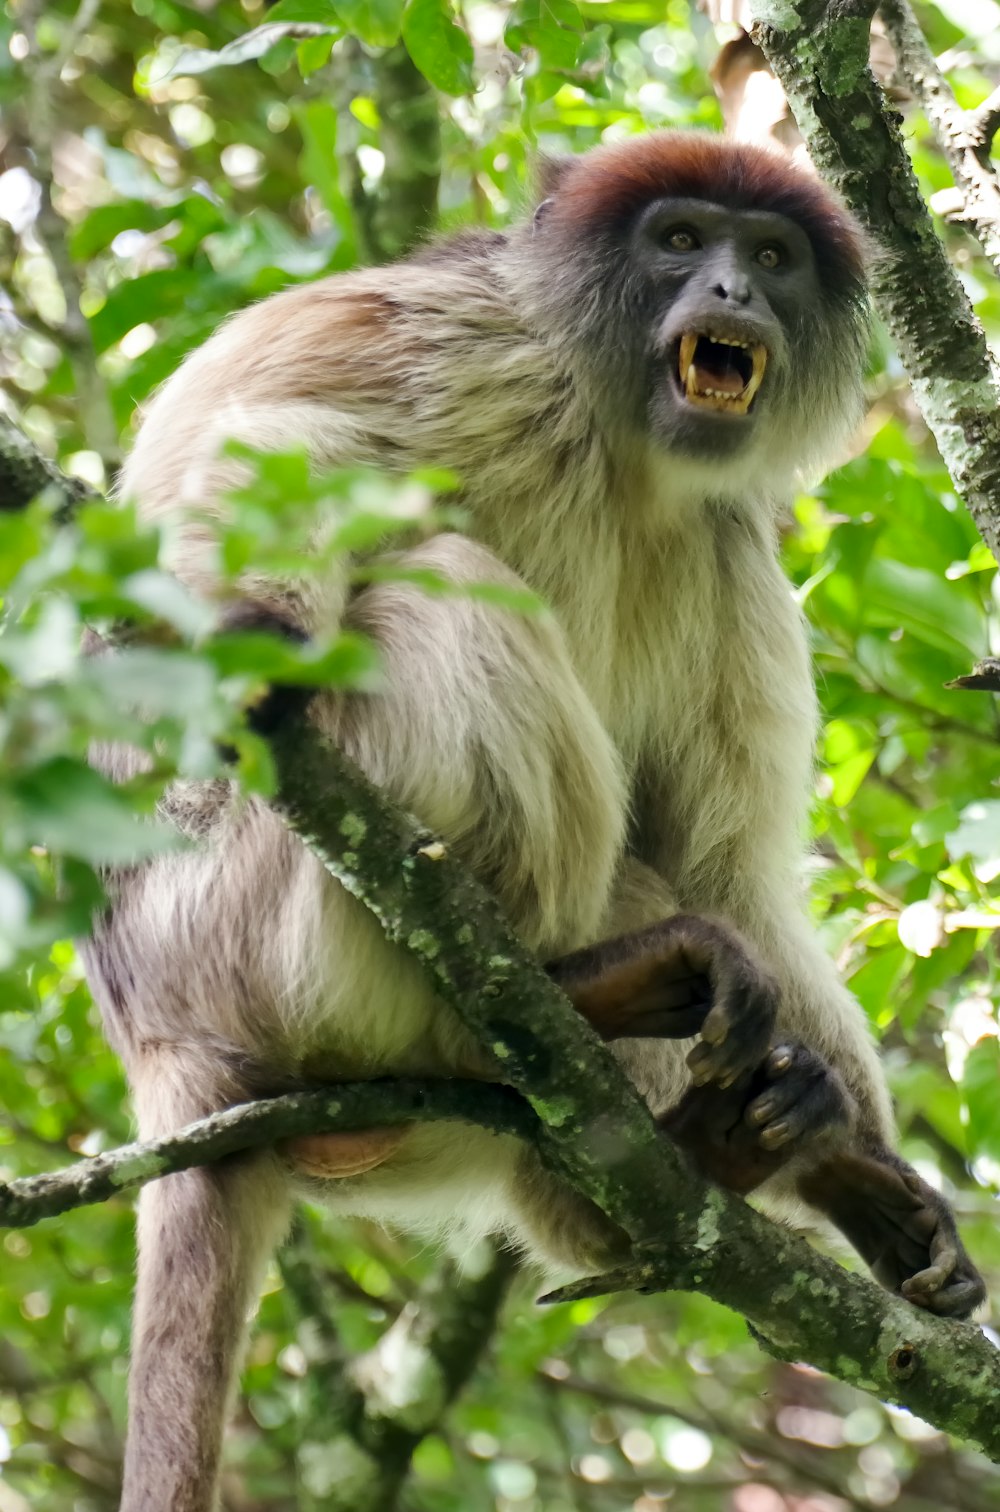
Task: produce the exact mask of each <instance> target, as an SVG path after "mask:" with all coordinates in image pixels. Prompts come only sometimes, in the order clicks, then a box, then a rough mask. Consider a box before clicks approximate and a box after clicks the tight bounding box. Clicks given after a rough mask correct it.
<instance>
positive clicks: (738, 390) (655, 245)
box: [630, 198, 823, 456]
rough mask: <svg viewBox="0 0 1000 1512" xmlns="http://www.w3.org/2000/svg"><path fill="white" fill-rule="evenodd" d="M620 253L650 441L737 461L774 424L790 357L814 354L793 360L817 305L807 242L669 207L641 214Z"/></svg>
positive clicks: (684, 205)
mask: <svg viewBox="0 0 1000 1512" xmlns="http://www.w3.org/2000/svg"><path fill="white" fill-rule="evenodd" d="M630 250H631V255H632V257H633V258H634V259H635V265H636V272H637V273H638V276H639V281H640V282H641V285H642V287H643V291H644V303H646V304H647V309H648V310H649V313H650V323H649V327H648V330H649V348H648V364H649V366H648V378H647V383H648V387H647V395H648V405H649V410H648V413H649V422H650V425H651V428H652V431H653V434H654V435H655V436H656V437H657V439H659V440H661V441H662V442H663V443H665V444H666V445H668V446H669V447H670V448H671V449H672V450H675V451H677V450H680V451H684V452H687V453H688V454H689V455H693V456H699V455H701V456H705V455H715V456H720V455H730V454H733V453H736V452H738V451H739V450H741V449H742V448H743V447H744V446H745V445H747V444H748V443H749V442H750V441H751V440H752V439H754V438H756V437H757V436H758V435H759V432H760V428H761V425H762V424H764V425H766V424H767V417H768V416H770V417H771V418H772V419H774V420H778V419H779V418H780V412H781V409H782V395H783V392H787V388H788V383H789V377H790V360H791V358H793V357H794V358H796V359H798V358H799V357H801V358H804V359H805V360H806V361H808V360H810V359H813V360H815V357H816V355H818V354H816V353H815V352H811V353H802V352H799V351H797V350H796V351H793V350H792V347H793V342H794V343H795V346H796V347H798V346H799V344H800V343H799V342H795V334H796V333H799V334H800V336H803V337H805V336H806V333H807V331H808V328H809V319H808V316H809V312H810V311H813V312H817V313H818V312H819V310H820V307H821V306H822V303H823V300H822V291H821V289H820V287H819V280H818V277H817V271H816V263H815V258H814V256H813V252H812V247H811V244H810V241H809V238H808V236H807V235H806V233H805V232H804V231H803V230H802V228H801V227H800V226H798V225H797V224H796V223H795V222H794V221H792V220H789V219H788V218H787V217H786V216H784V215H780V214H777V213H776V212H774V211H771V210H756V209H742V210H731V209H727V208H726V207H725V206H724V205H719V204H715V203H713V202H712V201H711V200H702V199H689V198H669V199H663V200H658V201H656V202H655V203H654V204H652V205H650V206H649V208H648V209H647V210H645V211H644V212H643V214H642V215H641V217H640V219H639V221H638V222H637V224H636V226H635V228H634V234H633V242H632V247H631V249H630ZM809 344H810V345H811V343H809Z"/></svg>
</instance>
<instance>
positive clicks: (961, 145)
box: [879, 0, 1000, 273]
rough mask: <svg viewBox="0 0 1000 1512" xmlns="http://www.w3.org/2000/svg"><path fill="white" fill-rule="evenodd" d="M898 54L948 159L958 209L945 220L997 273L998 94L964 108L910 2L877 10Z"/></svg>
mask: <svg viewBox="0 0 1000 1512" xmlns="http://www.w3.org/2000/svg"><path fill="white" fill-rule="evenodd" d="M879 9H880V11H881V14H882V19H883V21H884V22H885V26H886V30H887V32H888V34H889V37H890V40H891V41H892V45H893V49H894V51H895V53H896V66H897V70H898V72H899V73H900V74H902V76H903V78H904V79H905V81H906V83H907V85H908V86H909V87H910V89H911V90H912V91H913V93H914V95H915V96H916V99H917V101H918V102H919V104H920V108H921V109H922V110H923V112H924V115H925V116H926V117H927V119H928V121H929V122H930V123H931V125H932V126H933V128H934V130H935V133H936V135H937V139H938V141H939V143H940V144H941V148H942V151H943V152H944V155H945V157H946V158H947V160H948V166H949V168H950V169H951V175H952V178H953V179H954V180H955V187H956V189H958V191H959V193H960V195H961V200H962V208H961V210H959V211H958V212H956V213H955V214H953V215H950V216H949V219H951V220H958V221H961V222H962V224H963V225H967V226H968V227H969V229H970V230H971V231H973V232H974V233H975V235H976V236H977V237H978V238H979V241H980V242H981V243H982V247H983V251H984V252H985V253H986V256H987V257H988V258H989V259H990V261H991V262H992V263H993V266H994V269H995V270H996V272H997V273H1000V180H998V178H997V172H996V169H995V167H994V166H993V163H992V162H991V160H990V147H991V145H992V142H993V136H994V134H995V132H996V129H997V123H998V122H1000V103H998V102H1000V90H998V91H996V92H995V94H994V95H991V96H990V99H989V100H987V101H986V102H985V103H984V105H983V106H981V107H980V109H979V110H978V111H967V110H963V109H962V107H961V106H960V105H959V103H958V101H957V100H956V99H955V96H954V93H953V92H952V88H951V85H950V84H949V83H948V81H947V79H946V78H945V76H944V74H943V73H942V72H941V70H940V68H938V66H937V62H936V60H935V57H934V54H933V53H932V52H931V49H930V48H929V47H928V45H927V41H926V39H925V37H924V34H923V32H922V31H921V30H920V24H919V22H918V21H917V18H916V16H915V15H914V14H913V11H912V10H911V8H910V4H909V0H882V3H881V5H880V7H879Z"/></svg>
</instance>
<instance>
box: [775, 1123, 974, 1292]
mask: <svg viewBox="0 0 1000 1512" xmlns="http://www.w3.org/2000/svg"><path fill="white" fill-rule="evenodd" d="M799 1189H800V1191H801V1192H802V1195H803V1197H805V1198H806V1200H807V1201H808V1202H811V1203H812V1204H813V1205H814V1206H815V1207H818V1208H819V1209H820V1211H821V1212H825V1213H826V1214H827V1216H828V1217H829V1218H831V1219H832V1221H833V1222H834V1223H835V1224H836V1225H837V1227H838V1228H839V1229H840V1231H841V1233H842V1234H844V1235H845V1236H846V1237H847V1238H848V1239H849V1240H850V1241H851V1243H852V1244H853V1245H854V1248H855V1249H856V1250H857V1251H858V1253H859V1254H860V1255H861V1256H862V1257H863V1258H864V1259H865V1260H866V1261H867V1262H868V1264H869V1265H870V1266H871V1269H872V1272H873V1274H874V1276H875V1278H876V1279H877V1280H878V1281H881V1283H882V1285H883V1286H885V1287H886V1288H887V1289H888V1290H889V1291H894V1292H898V1293H899V1294H900V1295H901V1296H903V1297H906V1299H907V1300H908V1301H909V1302H913V1303H915V1304H916V1306H917V1307H923V1308H926V1309H927V1311H928V1312H933V1313H939V1314H940V1315H941V1316H943V1317H949V1318H966V1317H968V1316H969V1314H970V1313H971V1312H972V1311H973V1310H974V1309H975V1308H977V1307H978V1306H979V1304H980V1303H981V1302H983V1301H985V1299H986V1287H985V1284H984V1282H983V1279H982V1277H981V1276H980V1274H979V1272H978V1271H977V1270H976V1268H975V1266H974V1265H973V1263H972V1261H971V1260H970V1259H969V1257H968V1255H967V1254H966V1252H965V1248H964V1246H963V1244H962V1241H961V1239H960V1238H959V1235H958V1230H957V1228H956V1227H955V1218H954V1215H953V1214H952V1211H951V1209H950V1208H949V1206H948V1204H947V1202H946V1201H945V1199H944V1198H943V1197H942V1196H941V1193H940V1192H936V1191H935V1190H934V1188H933V1187H932V1186H929V1185H928V1183H927V1182H926V1181H924V1180H923V1178H922V1177H920V1176H918V1175H917V1173H916V1171H914V1170H913V1168H912V1167H911V1166H908V1165H907V1164H906V1162H905V1161H904V1160H901V1159H900V1158H899V1156H898V1155H894V1154H892V1153H891V1152H890V1151H888V1150H887V1151H884V1152H883V1151H878V1152H875V1153H872V1154H867V1153H866V1154H859V1155H846V1154H838V1155H837V1156H835V1157H833V1158H831V1159H830V1160H828V1161H824V1162H823V1163H822V1164H821V1165H819V1166H817V1167H816V1168H815V1170H814V1171H811V1172H810V1173H809V1176H808V1178H806V1179H804V1180H803V1181H801V1182H800V1183H799Z"/></svg>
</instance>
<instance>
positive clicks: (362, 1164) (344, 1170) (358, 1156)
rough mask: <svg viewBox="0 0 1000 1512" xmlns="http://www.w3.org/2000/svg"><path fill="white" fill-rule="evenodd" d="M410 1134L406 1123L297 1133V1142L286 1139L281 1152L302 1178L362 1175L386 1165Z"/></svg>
mask: <svg viewBox="0 0 1000 1512" xmlns="http://www.w3.org/2000/svg"><path fill="white" fill-rule="evenodd" d="M408 1133H409V1129H408V1128H407V1126H406V1125H405V1124H404V1125H396V1126H395V1127H393V1128H389V1127H382V1126H380V1127H377V1128H374V1129H350V1130H348V1131H346V1132H344V1133H336V1134H298V1135H296V1137H295V1138H294V1139H283V1140H282V1141H281V1142H280V1144H279V1145H278V1153H279V1154H280V1155H283V1156H284V1158H285V1159H286V1160H287V1161H288V1163H289V1164H290V1165H291V1166H292V1168H293V1169H294V1170H295V1171H296V1172H297V1173H298V1174H299V1175H300V1176H319V1177H325V1178H328V1179H332V1178H335V1177H342V1176H361V1175H362V1174H363V1173H364V1172H365V1171H373V1170H374V1169H375V1167H376V1166H380V1165H382V1164H384V1162H385V1161H387V1160H388V1159H389V1156H390V1155H392V1154H394V1152H395V1151H396V1150H397V1149H398V1148H399V1146H400V1145H401V1144H402V1142H403V1140H404V1139H405V1138H406V1135H407V1134H408Z"/></svg>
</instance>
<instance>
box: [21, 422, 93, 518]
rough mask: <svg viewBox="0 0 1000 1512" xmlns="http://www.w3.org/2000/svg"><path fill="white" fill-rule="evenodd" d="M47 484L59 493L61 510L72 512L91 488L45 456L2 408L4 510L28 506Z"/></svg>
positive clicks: (62, 512)
mask: <svg viewBox="0 0 1000 1512" xmlns="http://www.w3.org/2000/svg"><path fill="white" fill-rule="evenodd" d="M46 488H51V489H53V490H54V491H55V493H56V494H57V496H58V498H59V500H60V513H61V514H69V513H70V512H72V510H73V509H74V508H75V507H76V505H77V504H78V503H79V502H80V500H81V499H84V498H86V497H87V495H88V494H89V492H90V490H89V489H88V488H87V485H86V484H85V483H82V482H81V481H80V480H79V479H78V478H67V476H66V474H65V473H62V472H60V471H59V469H58V467H56V466H55V464H54V463H53V462H49V461H48V460H47V458H45V457H43V456H42V454H41V452H39V451H37V450H36V448H35V447H34V446H32V444H31V442H30V441H29V440H28V438H27V436H25V435H24V433H23V431H19V430H18V428H17V426H16V425H14V423H13V422H12V421H11V420H10V419H9V418H8V417H7V416H6V415H5V414H4V413H3V411H2V410H0V510H15V509H25V508H27V506H28V505H29V504H30V503H31V501H32V499H34V498H35V497H36V496H37V495H38V494H40V493H42V492H43V491H44V490H45V489H46Z"/></svg>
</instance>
